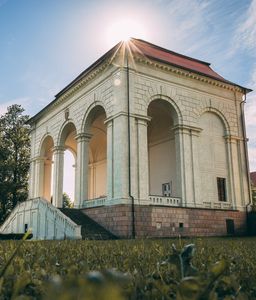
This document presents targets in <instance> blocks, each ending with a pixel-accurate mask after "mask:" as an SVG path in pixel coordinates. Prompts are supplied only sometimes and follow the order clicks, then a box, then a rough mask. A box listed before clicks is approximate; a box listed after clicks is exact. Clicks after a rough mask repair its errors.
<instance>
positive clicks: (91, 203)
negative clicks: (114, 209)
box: [83, 197, 107, 208]
mask: <svg viewBox="0 0 256 300" xmlns="http://www.w3.org/2000/svg"><path fill="white" fill-rule="evenodd" d="M106 200H107V198H106V197H102V198H96V199H90V200H84V202H83V207H84V208H90V207H97V206H104V205H105V204H106Z"/></svg>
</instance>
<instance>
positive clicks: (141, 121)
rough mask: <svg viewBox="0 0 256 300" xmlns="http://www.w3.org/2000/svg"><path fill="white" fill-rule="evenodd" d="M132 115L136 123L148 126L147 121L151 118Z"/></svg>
mask: <svg viewBox="0 0 256 300" xmlns="http://www.w3.org/2000/svg"><path fill="white" fill-rule="evenodd" d="M133 117H134V118H135V120H136V123H137V124H140V125H144V126H148V122H150V121H151V120H152V118H151V117H148V116H141V115H134V116H133Z"/></svg>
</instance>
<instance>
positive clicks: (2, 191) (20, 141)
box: [0, 104, 30, 221]
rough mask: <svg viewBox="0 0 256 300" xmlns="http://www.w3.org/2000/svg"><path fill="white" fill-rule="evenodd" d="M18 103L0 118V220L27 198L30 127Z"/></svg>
mask: <svg viewBox="0 0 256 300" xmlns="http://www.w3.org/2000/svg"><path fill="white" fill-rule="evenodd" d="M23 112H24V109H23V108H22V107H21V106H20V105H17V104H14V105H12V106H9V107H8V108H7V112H6V113H5V114H4V115H2V116H1V117H0V219H1V221H3V220H4V219H5V217H6V216H7V215H8V213H9V212H10V211H11V210H12V209H13V208H14V207H15V206H16V204H17V203H18V202H22V201H24V200H26V199H27V197H28V171H29V158H30V138H29V128H28V125H26V121H27V120H28V118H29V116H27V115H23Z"/></svg>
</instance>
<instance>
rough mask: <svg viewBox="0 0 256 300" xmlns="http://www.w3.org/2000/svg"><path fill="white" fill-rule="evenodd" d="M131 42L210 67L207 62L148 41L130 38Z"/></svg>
mask: <svg viewBox="0 0 256 300" xmlns="http://www.w3.org/2000/svg"><path fill="white" fill-rule="evenodd" d="M131 40H135V41H139V42H142V43H146V44H148V45H149V46H151V47H154V48H156V49H159V50H162V51H165V52H168V53H170V54H174V55H177V56H180V57H183V58H186V59H189V60H192V61H196V62H199V63H202V64H204V65H206V66H210V65H211V63H209V62H206V61H203V60H200V59H197V58H193V57H190V56H187V55H184V54H181V53H178V52H175V51H172V50H169V49H166V48H164V47H161V46H158V45H155V44H152V43H150V42H148V41H145V40H142V39H136V38H131Z"/></svg>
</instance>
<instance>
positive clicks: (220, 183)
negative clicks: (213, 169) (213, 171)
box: [217, 177, 227, 201]
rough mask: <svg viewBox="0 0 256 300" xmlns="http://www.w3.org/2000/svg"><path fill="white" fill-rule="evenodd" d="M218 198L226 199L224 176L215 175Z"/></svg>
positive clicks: (220, 199)
mask: <svg viewBox="0 0 256 300" xmlns="http://www.w3.org/2000/svg"><path fill="white" fill-rule="evenodd" d="M217 189H218V200H219V201H227V193H226V178H221V177H217Z"/></svg>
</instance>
